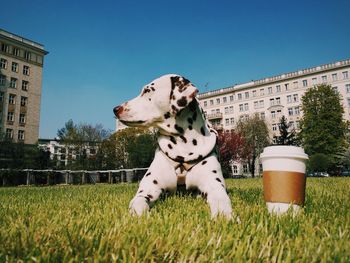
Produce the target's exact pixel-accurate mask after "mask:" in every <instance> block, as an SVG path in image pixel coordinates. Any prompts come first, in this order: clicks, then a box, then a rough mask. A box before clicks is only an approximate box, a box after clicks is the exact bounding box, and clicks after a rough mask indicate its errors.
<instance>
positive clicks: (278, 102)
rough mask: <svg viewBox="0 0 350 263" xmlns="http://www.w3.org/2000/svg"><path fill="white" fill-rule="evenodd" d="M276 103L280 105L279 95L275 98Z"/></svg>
mask: <svg viewBox="0 0 350 263" xmlns="http://www.w3.org/2000/svg"><path fill="white" fill-rule="evenodd" d="M276 105H281V98H280V97H278V98H276Z"/></svg>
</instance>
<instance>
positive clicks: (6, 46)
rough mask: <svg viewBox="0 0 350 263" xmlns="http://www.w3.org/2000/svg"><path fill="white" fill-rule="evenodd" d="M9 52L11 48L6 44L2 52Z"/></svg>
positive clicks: (2, 47) (2, 45)
mask: <svg viewBox="0 0 350 263" xmlns="http://www.w3.org/2000/svg"><path fill="white" fill-rule="evenodd" d="M9 50H10V48H9V46H8V45H6V44H4V43H2V44H1V51H2V52H6V53H9Z"/></svg>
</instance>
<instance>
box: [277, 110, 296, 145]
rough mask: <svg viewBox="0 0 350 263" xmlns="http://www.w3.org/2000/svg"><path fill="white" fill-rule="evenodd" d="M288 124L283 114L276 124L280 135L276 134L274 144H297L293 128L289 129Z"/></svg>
mask: <svg viewBox="0 0 350 263" xmlns="http://www.w3.org/2000/svg"><path fill="white" fill-rule="evenodd" d="M290 126H291V125H290V124H288V123H287V118H286V117H285V116H284V115H283V116H282V118H281V119H280V123H279V125H278V128H279V132H280V136H276V144H278V145H297V144H298V142H297V136H296V132H295V130H294V129H292V130H290Z"/></svg>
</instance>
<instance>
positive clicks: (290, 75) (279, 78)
mask: <svg viewBox="0 0 350 263" xmlns="http://www.w3.org/2000/svg"><path fill="white" fill-rule="evenodd" d="M349 65H350V59H346V60H341V61H337V62H334V63H328V64H324V65H321V66H317V67H312V68H306V69H302V70H298V71H293V72H289V73H284V74H280V75H276V76H273V77H268V78H263V79H259V80H252V81H250V82H246V83H242V84H236V85H233V86H230V87H226V88H221V89H216V90H212V91H208V92H203V93H200V94H199V95H198V97H199V98H200V99H203V98H207V97H211V96H213V95H220V94H225V93H229V92H232V91H235V90H240V89H244V88H248V87H254V86H261V85H264V84H268V83H272V82H277V81H282V80H287V79H291V78H295V77H300V76H305V75H310V74H314V73H318V72H322V71H327V70H331V69H335V68H341V67H344V66H349Z"/></svg>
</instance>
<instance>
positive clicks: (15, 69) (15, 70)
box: [11, 62, 18, 72]
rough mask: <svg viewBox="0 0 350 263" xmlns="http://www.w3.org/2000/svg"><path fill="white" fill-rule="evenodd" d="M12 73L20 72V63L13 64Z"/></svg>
mask: <svg viewBox="0 0 350 263" xmlns="http://www.w3.org/2000/svg"><path fill="white" fill-rule="evenodd" d="M11 70H12V72H18V63H16V62H12V68H11Z"/></svg>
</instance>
